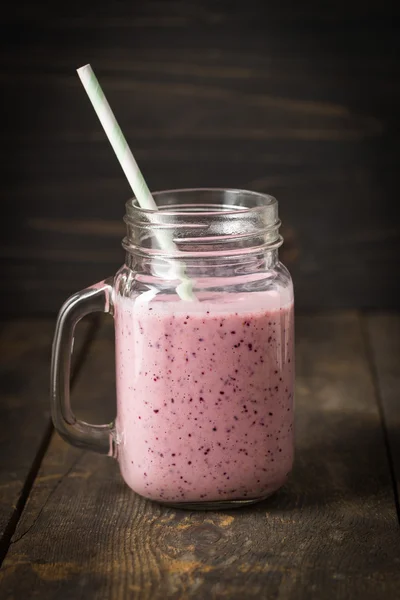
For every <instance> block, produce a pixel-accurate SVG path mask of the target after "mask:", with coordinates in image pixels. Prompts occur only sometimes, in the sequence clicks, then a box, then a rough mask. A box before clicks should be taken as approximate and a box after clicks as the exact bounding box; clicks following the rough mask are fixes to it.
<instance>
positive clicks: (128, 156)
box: [77, 65, 196, 300]
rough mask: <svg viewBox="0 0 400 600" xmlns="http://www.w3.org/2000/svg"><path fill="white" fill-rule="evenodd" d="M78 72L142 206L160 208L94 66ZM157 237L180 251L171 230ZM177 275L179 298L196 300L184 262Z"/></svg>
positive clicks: (168, 247)
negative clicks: (95, 72)
mask: <svg viewBox="0 0 400 600" xmlns="http://www.w3.org/2000/svg"><path fill="white" fill-rule="evenodd" d="M77 73H78V75H79V78H80V80H81V82H82V85H83V87H84V88H85V90H86V93H87V95H88V96H89V99H90V101H91V103H92V105H93V108H94V110H95V111H96V114H97V116H98V117H99V120H100V123H101V124H102V126H103V129H104V131H105V133H106V135H107V137H108V139H109V142H110V144H111V146H112V147H113V150H114V152H115V154H116V155H117V158H118V160H119V162H120V165H121V167H122V170H123V171H124V173H125V175H126V178H127V180H128V182H129V184H130V186H131V188H132V191H133V193H134V195H135V197H136V199H137V201H138V203H139V206H140V207H141V208H144V209H147V210H158V206H157V204H156V203H155V201H154V198H153V196H152V195H151V192H150V190H149V188H148V186H147V184H146V182H145V180H144V177H143V175H142V173H141V171H140V169H139V166H138V164H137V162H136V160H135V159H134V157H133V154H132V152H131V149H130V148H129V146H128V144H127V141H126V139H125V136H124V134H123V133H122V131H121V128H120V126H119V125H118V122H117V119H116V118H115V116H114V113H113V111H112V110H111V107H110V105H109V103H108V102H107V98H106V97H105V95H104V92H103V90H102V89H101V87H100V84H99V82H98V81H97V77H96V75H95V74H94V72H93V69H92V67H91V66H90V65H85V66H84V67H80V68H79V69H77ZM157 239H158V241H159V244H160V246H161V248H162V249H163V250H165V251H167V252H171V251H174V250H176V246H175V244H174V242H173V240H172V237H171V236H170V235H169V234H168V233H167V232H165V231H158V232H157ZM173 274H174V275H176V277H177V279H180V280H181V283H180V284H179V285H178V286H177V288H176V291H177V293H178V295H179V297H180V298H181V299H182V300H196V297H195V296H194V294H193V291H192V288H193V283H192V281H191V280H190V279H189V278H188V277H186V275H185V271H184V268H183V265H182V264H180V263H179V264H177V265H175V264H174V265H173Z"/></svg>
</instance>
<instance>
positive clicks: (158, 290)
mask: <svg viewBox="0 0 400 600" xmlns="http://www.w3.org/2000/svg"><path fill="white" fill-rule="evenodd" d="M154 198H155V200H156V202H157V205H158V207H159V210H158V211H151V210H143V209H141V208H139V206H138V204H137V202H136V201H135V200H130V201H129V202H128V203H127V205H126V216H125V222H126V225H127V236H126V238H125V239H124V241H123V246H124V248H125V250H126V261H125V264H124V266H123V267H122V268H121V269H120V270H119V271H118V273H117V274H116V275H115V277H113V278H110V279H108V280H105V281H104V282H101V283H99V284H96V285H94V286H92V287H90V288H87V289H86V290H83V291H82V292H78V293H77V294H75V295H74V296H72V297H71V298H69V299H68V300H67V301H66V303H65V304H64V305H63V307H62V308H61V311H60V314H59V317H58V321H57V327H56V333H55V338H54V344H53V356H52V375H51V378H52V380H51V390H52V414H53V420H54V424H55V427H56V429H57V430H58V431H59V433H60V434H61V435H62V436H63V437H64V439H66V440H67V441H68V442H70V443H72V444H74V445H77V446H80V447H83V448H88V449H91V450H95V451H98V452H101V453H104V454H108V455H111V456H114V457H115V458H117V460H118V461H119V465H120V469H121V473H122V477H123V478H124V480H125V482H126V483H127V484H128V486H129V487H131V488H132V490H134V491H135V492H137V493H138V494H141V495H142V496H145V497H146V498H150V499H152V500H155V501H158V502H162V503H166V504H168V505H171V506H179V507H181V508H190V509H206V508H232V507H234V506H242V505H245V504H250V503H253V502H257V501H260V500H262V499H264V498H266V497H268V496H269V495H271V494H272V493H273V492H275V491H276V490H277V489H278V488H280V487H281V486H282V485H283V483H284V482H285V481H286V478H287V476H288V474H289V472H290V470H291V468H292V463H293V442H294V440H293V416H294V415H293V387H294V333H293V331H294V322H293V286H292V281H291V278H290V275H289V272H288V271H287V269H286V268H285V267H284V266H283V265H282V263H280V262H279V259H278V248H279V246H280V245H281V243H282V238H281V236H280V235H279V226H280V221H279V219H278V204H277V201H276V200H275V198H273V197H271V196H268V195H264V194H258V193H253V192H248V191H243V190H230V189H227V190H222V189H193V190H173V191H166V192H160V193H157V194H154ZM162 236H167V238H168V239H169V240H173V242H174V244H170V246H169V247H170V248H171V249H170V250H168V251H167V252H166V251H165V244H164V245H163V244H162V243H161V244H160V241H162ZM164 239H165V237H164ZM160 246H161V247H160ZM182 281H184V282H186V284H185V285H186V288H187V289H186V292H185V293H184V294H180V295H179V294H178V293H177V288H178V290H179V286H180V285H181V284H182ZM191 287H192V291H190V288H191ZM93 311H104V312H109V313H111V314H112V315H113V316H114V320H115V338H116V381H117V417H116V420H115V423H111V424H109V425H102V426H97V425H89V424H87V423H84V422H82V421H79V420H77V419H76V418H75V416H74V414H73V411H72V409H71V406H70V400H69V373H70V355H71V346H72V340H73V332H74V328H75V326H76V324H77V322H78V321H79V320H80V319H81V318H82V317H83V316H85V315H87V314H88V313H90V312H93Z"/></svg>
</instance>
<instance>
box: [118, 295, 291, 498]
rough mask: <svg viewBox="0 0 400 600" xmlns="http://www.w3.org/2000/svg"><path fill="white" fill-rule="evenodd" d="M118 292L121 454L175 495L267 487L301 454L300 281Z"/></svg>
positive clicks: (152, 483)
mask: <svg viewBox="0 0 400 600" xmlns="http://www.w3.org/2000/svg"><path fill="white" fill-rule="evenodd" d="M201 300H202V301H201V302H195V303H193V302H182V301H181V300H179V299H178V300H177V299H172V300H168V297H164V298H161V297H160V298H159V297H156V298H155V299H154V300H153V301H151V302H147V303H144V302H139V301H138V300H135V299H132V300H130V299H127V298H118V299H117V301H116V307H115V321H116V323H115V325H116V368H117V398H118V400H117V402H118V406H117V414H118V416H117V421H116V430H117V436H118V443H119V446H118V457H119V461H120V466H121V472H122V475H123V477H124V479H125V481H126V482H127V484H128V485H129V486H130V487H131V488H132V489H133V490H135V491H136V492H138V493H139V494H141V495H143V496H146V497H148V498H151V499H154V500H160V501H166V502H195V501H203V502H205V501H224V500H235V499H252V498H261V497H264V496H268V495H269V494H271V493H272V492H274V491H275V490H277V489H278V488H279V487H280V486H281V485H282V484H283V483H284V481H285V479H286V477H287V475H288V473H289V472H290V470H291V467H292V461H293V383H294V355H293V303H292V297H291V292H288V294H287V297H286V298H285V297H284V295H282V293H279V294H278V293H277V292H257V293H247V294H245V295H235V294H223V293H221V294H215V295H213V296H210V297H209V298H202V299H201Z"/></svg>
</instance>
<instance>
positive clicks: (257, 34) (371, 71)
mask: <svg viewBox="0 0 400 600" xmlns="http://www.w3.org/2000/svg"><path fill="white" fill-rule="evenodd" d="M396 11H397V12H398V9H397V8H393V7H392V6H391V7H390V8H389V6H388V3H386V2H384V3H383V4H379V5H377V4H376V3H375V4H374V7H373V8H369V7H367V6H366V4H365V3H362V2H360V1H359V0H350V1H349V2H347V3H345V4H338V3H337V2H324V3H323V6H322V4H321V3H318V2H316V1H313V2H307V6H306V7H303V6H302V7H299V3H298V2H295V0H291V1H289V3H285V6H284V7H280V6H279V5H278V4H277V3H268V2H264V1H263V0H254V1H252V2H246V3H242V4H235V5H234V6H232V3H231V2H228V1H221V0H218V1H217V0H191V1H190V2H182V1H175V0H174V1H173V0H165V1H162V2H160V1H151V0H145V1H143V2H135V3H132V2H129V1H128V0H122V1H120V2H117V3H115V2H114V3H106V2H105V0H99V2H97V3H96V9H95V10H94V9H93V7H92V6H91V4H90V3H89V4H87V3H83V5H82V4H81V5H80V6H79V9H73V8H72V7H68V11H63V10H62V9H61V8H60V10H59V11H58V12H57V14H56V13H54V12H53V13H52V12H49V11H48V10H47V5H46V4H45V3H44V2H43V1H40V2H35V7H34V9H33V8H32V6H31V5H30V4H28V3H27V2H23V3H22V4H20V3H19V4H18V5H15V6H14V5H11V4H8V5H7V8H6V9H4V14H3V23H4V26H3V31H2V33H3V35H2V38H1V44H2V52H1V53H0V81H1V83H2V84H3V85H2V90H3V91H2V101H3V104H4V107H5V108H4V113H5V114H7V119H3V121H2V124H1V127H2V139H3V144H2V148H1V149H0V153H1V161H0V165H1V166H0V168H1V175H2V179H1V182H2V189H1V202H2V207H3V210H4V213H6V214H7V216H5V217H4V218H3V219H2V221H1V224H0V227H1V232H0V233H1V242H0V258H1V260H2V269H3V270H4V277H3V278H2V281H1V282H0V286H2V289H1V295H0V298H1V300H0V301H1V303H2V306H1V307H0V308H1V309H2V311H3V312H5V311H6V312H7V313H8V314H12V313H15V314H21V313H26V314H28V313H30V314H38V313H46V312H53V313H54V312H55V311H56V310H57V309H58V307H59V304H60V302H61V301H62V299H63V298H64V297H65V295H67V294H69V293H72V292H74V291H75V290H77V289H80V288H83V287H86V286H87V285H89V284H91V283H92V282H94V281H96V280H100V279H103V278H104V277H106V276H108V275H110V274H112V272H113V271H115V270H116V269H117V268H118V266H119V265H120V264H121V262H122V260H123V255H122V253H121V250H120V238H121V234H120V233H119V232H118V231H117V230H116V229H113V231H114V233H113V235H108V233H106V232H105V227H104V226H103V225H102V223H105V224H106V225H105V226H106V227H107V225H109V226H110V228H112V227H113V224H114V223H116V222H120V223H122V216H123V212H124V203H125V201H126V200H127V199H128V197H129V196H130V193H131V192H130V190H129V186H128V184H127V183H126V181H125V179H124V176H123V174H122V172H121V171H120V167H119V165H118V164H117V161H116V159H115V157H114V155H113V152H112V150H111V149H110V147H109V144H108V142H107V140H106V138H105V136H104V134H103V132H102V131H101V127H100V125H99V124H98V122H97V119H96V116H95V115H94V113H93V110H92V108H91V106H90V103H89V102H88V100H87V98H86V95H85V94H84V92H83V90H82V89H81V86H80V83H79V80H78V78H77V76H76V74H75V68H76V67H78V66H80V65H81V64H83V63H85V62H91V63H92V64H93V66H94V68H95V70H96V73H97V74H98V76H99V78H100V80H101V82H102V85H103V86H104V89H105V91H106V94H107V96H108V98H109V100H110V103H111V105H112V106H113V109H114V111H115V113H116V114H117V115H118V119H119V121H120V123H121V126H122V128H123V130H124V132H125V133H126V136H127V138H128V141H129V143H130V144H131V146H132V149H133V151H134V154H135V156H136V157H137V159H138V161H139V163H140V165H141V168H142V170H143V172H144V175H145V177H146V179H147V181H148V183H149V186H150V188H151V189H153V190H154V189H167V188H176V187H196V186H217V187H224V186H225V187H226V186H228V187H244V188H250V189H254V190H259V191H267V192H270V193H272V194H274V195H276V196H277V198H278V199H279V201H280V211H281V215H282V220H283V223H284V225H285V230H284V235H285V236H286V237H287V238H288V237H289V243H290V248H291V250H290V251H288V252H286V254H285V255H284V259H285V260H286V262H287V265H288V267H289V268H290V270H291V271H292V272H293V276H294V281H295V284H296V290H297V304H298V307H301V308H305V309H312V308H326V307H331V308H343V307H345V308H347V307H364V308H370V307H380V306H381V307H383V308H385V307H392V308H393V307H394V308H396V307H398V306H399V301H398V298H399V297H400V296H399V292H400V289H399V285H400V284H399V280H398V278H396V277H393V276H392V273H393V272H394V271H395V269H396V260H397V256H398V255H399V253H400V229H399V225H398V220H397V219H396V202H395V198H396V189H397V172H398V169H399V153H398V149H397V144H398V143H397V137H396V133H395V132H396V130H397V129H398V127H399V113H398V110H397V107H398V105H399V103H400V85H399V81H400V77H399V74H400V67H399V65H400V61H399V60H398V58H399V54H400V38H399V36H397V32H396V28H395V26H394V20H395V19H396V18H397V17H396V14H397V13H396ZM100 40H101V41H100ZM27 98H29V110H27V108H26V99H27ZM37 220H39V221H40V223H41V228H40V229H39V228H38V227H37ZM46 220H47V222H49V223H54V222H55V221H61V222H65V225H66V226H65V227H60V229H59V230H58V231H57V230H54V229H53V230H50V229H49V227H46V225H45V223H46ZM71 220H78V221H82V222H84V223H86V222H88V221H89V222H90V223H92V224H93V222H94V223H97V224H98V225H99V227H98V230H97V234H96V235H93V234H89V235H88V234H86V233H85V227H83V228H81V229H79V230H77V232H76V233H75V235H73V236H71V234H70V233H68V223H69V222H70V221H71ZM100 221H101V223H100ZM35 222H36V225H34V223H35ZM92 231H93V230H92ZM292 249H293V251H292ZM79 257H81V263H80V264H79V265H77V264H76V263H78V262H79ZM372 271H373V273H374V276H373V277H371V272H372ZM21 273H25V276H22V275H21Z"/></svg>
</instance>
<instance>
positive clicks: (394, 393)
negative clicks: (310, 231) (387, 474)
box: [365, 313, 400, 519]
mask: <svg viewBox="0 0 400 600" xmlns="http://www.w3.org/2000/svg"><path fill="white" fill-rule="evenodd" d="M365 318H366V323H367V332H368V335H369V339H370V351H371V356H372V360H373V362H374V368H375V375H376V378H377V379H376V381H377V386H378V388H379V395H380V401H381V403H382V416H383V420H384V424H385V429H386V435H387V443H388V454H389V458H390V461H391V465H392V475H393V478H394V482H395V485H396V487H397V494H396V500H397V509H398V511H399V519H400V505H399V498H400V435H399V432H400V314H398V313H391V314H390V313H371V314H369V315H367V316H366V317H365Z"/></svg>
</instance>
